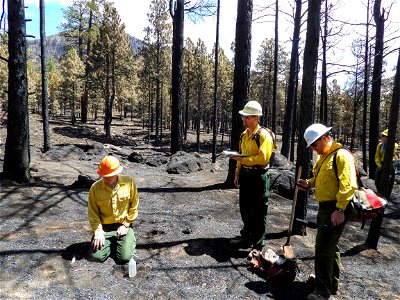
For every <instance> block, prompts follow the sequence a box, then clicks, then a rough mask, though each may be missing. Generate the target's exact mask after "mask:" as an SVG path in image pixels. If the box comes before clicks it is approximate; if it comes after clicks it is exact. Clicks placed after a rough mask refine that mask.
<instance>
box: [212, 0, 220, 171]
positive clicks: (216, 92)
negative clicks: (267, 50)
mask: <svg viewBox="0 0 400 300" xmlns="http://www.w3.org/2000/svg"><path fill="white" fill-rule="evenodd" d="M219 9H220V0H218V2H217V26H216V32H215V62H214V97H213V98H214V106H213V150H212V162H213V163H215V161H216V158H217V126H218V125H217V124H218V123H217V102H218V99H217V97H218V56H219Z"/></svg>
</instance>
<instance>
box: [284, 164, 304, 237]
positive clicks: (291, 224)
mask: <svg viewBox="0 0 400 300" xmlns="http://www.w3.org/2000/svg"><path fill="white" fill-rule="evenodd" d="M301 171H302V167H301V166H299V168H298V170H297V177H296V182H295V187H296V188H295V189H294V197H293V202H292V213H291V214H290V220H289V229H288V237H287V240H286V244H285V245H289V241H290V236H291V235H292V229H293V220H294V215H295V212H296V202H297V194H298V192H299V187H298V186H297V181H299V180H300V177H301Z"/></svg>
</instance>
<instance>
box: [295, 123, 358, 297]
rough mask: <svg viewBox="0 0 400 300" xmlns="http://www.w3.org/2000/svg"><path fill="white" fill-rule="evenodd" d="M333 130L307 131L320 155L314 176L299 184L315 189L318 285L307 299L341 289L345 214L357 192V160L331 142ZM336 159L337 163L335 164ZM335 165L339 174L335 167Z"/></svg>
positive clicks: (316, 127) (314, 128) (317, 127)
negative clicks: (341, 253)
mask: <svg viewBox="0 0 400 300" xmlns="http://www.w3.org/2000/svg"><path fill="white" fill-rule="evenodd" d="M330 131H331V127H326V126H325V125H323V124H313V125H311V126H309V127H308V128H307V129H306V131H305V132H304V138H305V140H306V142H307V147H311V149H312V150H314V151H315V152H317V154H318V155H319V156H318V159H317V161H316V163H315V165H314V167H313V177H312V178H310V179H308V180H304V179H301V180H299V181H298V182H297V185H298V186H299V187H300V189H303V190H306V189H308V188H315V200H316V201H317V202H318V204H319V205H318V214H317V224H318V232H317V237H316V245H315V276H316V286H315V290H314V292H313V293H311V294H310V295H308V296H307V299H309V300H314V299H329V297H330V296H331V295H336V293H337V291H338V288H339V274H340V251H339V248H338V246H337V244H338V242H339V239H340V236H341V235H342V232H343V229H344V226H345V214H344V211H345V209H346V207H347V205H348V203H349V202H350V201H351V199H352V197H353V194H354V191H355V190H356V189H357V187H358V185H357V175H356V167H355V162H354V158H353V156H352V155H351V153H350V152H349V151H347V150H346V149H342V145H341V144H339V143H337V142H334V141H333V140H332V137H331V134H330ZM334 159H335V161H334ZM335 164H336V169H337V173H336V172H335V167H334V165H335Z"/></svg>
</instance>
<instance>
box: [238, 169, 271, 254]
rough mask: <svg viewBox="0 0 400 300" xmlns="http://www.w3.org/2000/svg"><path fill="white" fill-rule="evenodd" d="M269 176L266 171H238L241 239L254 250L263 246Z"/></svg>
mask: <svg viewBox="0 0 400 300" xmlns="http://www.w3.org/2000/svg"><path fill="white" fill-rule="evenodd" d="M269 184H270V183H269V175H268V173H267V171H266V170H260V169H245V168H243V167H242V168H241V170H240V189H239V206H240V214H241V216H242V221H243V229H242V230H241V231H240V234H241V236H242V238H243V239H244V240H245V241H247V242H248V243H249V244H251V245H253V247H255V248H260V249H261V248H262V247H263V246H264V245H265V235H266V234H267V213H268V197H269V195H270V191H269Z"/></svg>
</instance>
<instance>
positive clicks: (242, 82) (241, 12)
mask: <svg viewBox="0 0 400 300" xmlns="http://www.w3.org/2000/svg"><path fill="white" fill-rule="evenodd" d="M252 15H253V0H238V6H237V19H236V33H235V69H234V75H233V101H232V132H231V144H230V148H231V149H234V150H238V147H239V137H240V133H241V131H242V129H243V124H242V120H241V118H240V116H239V114H238V112H239V110H240V109H241V108H242V107H243V106H244V104H245V103H247V102H248V100H249V89H250V66H251V22H252ZM235 168H236V161H235V160H230V161H229V172H228V177H227V180H226V182H227V184H229V185H232V184H233V178H234V176H235Z"/></svg>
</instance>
